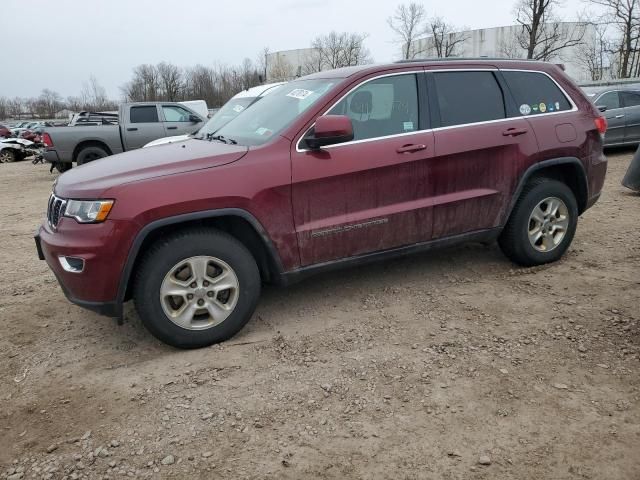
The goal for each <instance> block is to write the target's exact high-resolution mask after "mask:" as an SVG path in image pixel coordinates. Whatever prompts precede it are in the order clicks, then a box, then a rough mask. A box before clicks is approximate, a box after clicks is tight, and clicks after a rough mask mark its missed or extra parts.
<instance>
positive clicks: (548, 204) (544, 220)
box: [528, 197, 570, 253]
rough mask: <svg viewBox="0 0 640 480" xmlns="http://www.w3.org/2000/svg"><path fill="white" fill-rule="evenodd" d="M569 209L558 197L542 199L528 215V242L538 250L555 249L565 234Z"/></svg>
mask: <svg viewBox="0 0 640 480" xmlns="http://www.w3.org/2000/svg"><path fill="white" fill-rule="evenodd" d="M569 220H570V219H569V209H568V208H567V205H566V204H565V203H564V202H563V201H562V200H561V199H559V198H558V197H548V198H545V199H544V200H542V201H541V202H540V203H538V205H536V207H535V208H534V209H533V211H532V212H531V215H530V217H529V231H528V235H529V242H530V243H531V246H532V247H533V248H535V249H536V250H537V251H538V252H543V253H547V252H550V251H551V250H553V249H555V248H556V247H557V246H558V245H560V243H562V240H563V239H564V237H565V235H566V234H567V230H568V228H569Z"/></svg>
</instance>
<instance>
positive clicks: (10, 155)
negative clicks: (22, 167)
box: [0, 148, 18, 163]
mask: <svg viewBox="0 0 640 480" xmlns="http://www.w3.org/2000/svg"><path fill="white" fill-rule="evenodd" d="M17 158H18V157H17V155H16V152H14V151H13V149H12V148H5V149H3V150H2V151H1V152H0V163H12V162H15V161H16V159H17Z"/></svg>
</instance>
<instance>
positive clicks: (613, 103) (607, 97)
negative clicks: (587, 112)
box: [596, 92, 620, 110]
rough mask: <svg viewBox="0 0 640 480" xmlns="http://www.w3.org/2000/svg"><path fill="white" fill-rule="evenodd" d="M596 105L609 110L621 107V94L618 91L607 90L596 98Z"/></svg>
mask: <svg viewBox="0 0 640 480" xmlns="http://www.w3.org/2000/svg"><path fill="white" fill-rule="evenodd" d="M596 107H605V108H606V109H607V110H615V109H616V108H620V96H619V95H618V92H607V93H605V94H604V95H602V96H601V97H600V98H598V100H596Z"/></svg>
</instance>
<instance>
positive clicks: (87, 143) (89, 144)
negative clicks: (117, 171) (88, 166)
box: [71, 139, 113, 162]
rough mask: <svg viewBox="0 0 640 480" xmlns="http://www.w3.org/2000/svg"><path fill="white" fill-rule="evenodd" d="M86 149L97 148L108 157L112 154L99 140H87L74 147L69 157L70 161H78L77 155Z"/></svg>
mask: <svg viewBox="0 0 640 480" xmlns="http://www.w3.org/2000/svg"><path fill="white" fill-rule="evenodd" d="M87 147H99V148H102V149H103V150H104V151H105V152H107V153H108V154H109V155H113V152H112V151H111V149H110V148H109V146H108V145H107V144H106V143H104V142H103V141H101V140H93V139H89V140H83V141H81V142H80V143H79V144H78V145H76V148H74V149H73V155H72V156H71V158H72V160H73V161H74V162H76V161H78V155H79V154H80V152H81V151H82V150H84V149H85V148H87Z"/></svg>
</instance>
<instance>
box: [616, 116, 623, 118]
mask: <svg viewBox="0 0 640 480" xmlns="http://www.w3.org/2000/svg"><path fill="white" fill-rule="evenodd" d="M616 118H624V115H616Z"/></svg>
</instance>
